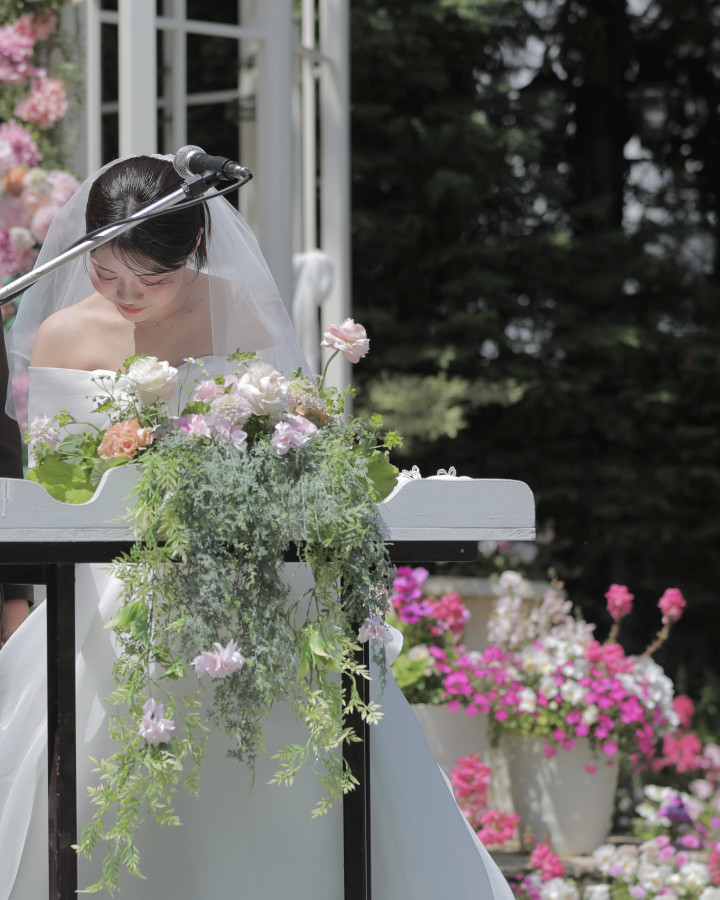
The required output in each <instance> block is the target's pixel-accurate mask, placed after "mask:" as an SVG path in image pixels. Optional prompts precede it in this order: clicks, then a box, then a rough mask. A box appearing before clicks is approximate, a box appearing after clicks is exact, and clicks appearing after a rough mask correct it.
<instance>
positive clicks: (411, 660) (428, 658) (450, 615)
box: [387, 566, 470, 706]
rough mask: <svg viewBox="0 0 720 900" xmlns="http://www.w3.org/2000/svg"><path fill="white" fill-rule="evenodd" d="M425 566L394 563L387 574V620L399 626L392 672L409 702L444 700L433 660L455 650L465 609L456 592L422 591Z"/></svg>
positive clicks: (466, 619)
mask: <svg viewBox="0 0 720 900" xmlns="http://www.w3.org/2000/svg"><path fill="white" fill-rule="evenodd" d="M428 574H429V573H428V571H427V569H424V568H422V567H421V566H418V567H416V568H410V567H405V566H403V567H400V568H398V570H397V574H396V577H395V579H394V580H393V593H392V596H391V598H390V604H391V612H390V614H389V615H388V618H387V621H388V623H389V624H391V625H394V626H395V627H396V628H398V629H399V630H400V632H401V633H402V636H403V650H402V653H400V654H399V656H398V658H397V659H396V660H395V662H394V663H393V666H392V669H393V677H394V678H395V681H396V682H397V685H398V687H399V688H400V690H401V691H402V692H403V694H404V695H405V697H406V698H407V700H408V702H409V703H428V704H430V705H433V706H435V705H439V704H442V703H445V689H444V687H443V675H442V672H440V670H439V669H438V668H437V660H438V659H442V660H447V659H448V658H451V657H453V656H454V655H455V654H456V653H458V652H459V648H460V647H461V645H460V641H461V639H462V635H463V631H464V628H465V625H466V624H467V623H468V622H469V620H470V610H469V609H468V608H467V607H466V606H465V605H464V604H463V602H462V600H461V598H460V595H459V594H457V593H451V594H445V595H443V596H442V597H439V598H432V597H427V596H425V597H424V596H423V589H422V586H423V584H424V583H425V581H426V580H427V577H428Z"/></svg>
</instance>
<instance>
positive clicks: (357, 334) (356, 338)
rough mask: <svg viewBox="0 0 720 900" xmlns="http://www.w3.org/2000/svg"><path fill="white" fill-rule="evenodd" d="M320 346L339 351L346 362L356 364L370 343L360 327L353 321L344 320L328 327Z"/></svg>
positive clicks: (363, 329)
mask: <svg viewBox="0 0 720 900" xmlns="http://www.w3.org/2000/svg"><path fill="white" fill-rule="evenodd" d="M320 346H321V347H329V348H331V349H332V350H339V351H340V352H341V353H342V354H343V356H344V357H345V358H346V359H347V360H349V361H350V362H351V363H356V362H358V360H360V359H362V357H363V356H365V355H366V354H367V352H368V350H369V349H370V341H369V340H368V336H367V332H366V331H365V328H364V327H363V326H362V325H360V324H358V323H357V322H355V321H354V320H353V319H345V321H344V322H342V323H341V324H340V325H328V327H327V328H326V329H325V331H323V339H322V341H321V342H320Z"/></svg>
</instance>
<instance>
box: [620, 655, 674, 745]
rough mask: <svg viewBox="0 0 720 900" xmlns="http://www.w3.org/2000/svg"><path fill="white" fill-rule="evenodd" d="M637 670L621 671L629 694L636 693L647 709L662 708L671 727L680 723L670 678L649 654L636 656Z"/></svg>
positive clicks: (621, 677) (621, 680)
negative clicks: (674, 707) (674, 705)
mask: <svg viewBox="0 0 720 900" xmlns="http://www.w3.org/2000/svg"><path fill="white" fill-rule="evenodd" d="M634 661H635V670H634V671H633V672H632V673H622V672H621V673H620V674H619V675H618V680H619V681H620V683H621V684H622V686H623V687H624V688H625V690H626V691H627V692H628V693H629V694H634V695H635V696H636V697H637V698H638V700H639V701H640V702H641V703H642V705H643V706H644V707H645V708H646V709H655V708H656V707H659V708H660V711H661V712H662V714H663V716H664V717H665V718H666V719H667V721H668V722H669V723H670V727H671V728H677V727H678V725H679V724H680V720H679V719H678V716H677V713H676V712H675V710H674V709H673V696H674V688H673V683H672V680H671V679H670V678H668V676H667V675H666V674H665V672H664V671H663V670H662V668H661V667H660V666H659V665H658V664H657V663H656V662H655V660H654V659H652V658H651V657H649V656H640V657H634Z"/></svg>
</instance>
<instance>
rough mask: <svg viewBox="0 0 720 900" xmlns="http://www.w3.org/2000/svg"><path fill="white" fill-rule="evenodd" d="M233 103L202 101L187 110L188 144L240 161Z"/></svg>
mask: <svg viewBox="0 0 720 900" xmlns="http://www.w3.org/2000/svg"><path fill="white" fill-rule="evenodd" d="M234 113H235V109H234V106H233V104H228V103H204V104H203V105H202V106H191V107H189V108H188V111H187V133H188V144H195V145H196V146H197V147H202V148H203V149H204V150H205V151H206V152H207V153H210V154H212V155H215V156H226V157H227V158H228V159H236V160H238V161H240V139H239V134H238V124H237V118H236V117H235V114H234Z"/></svg>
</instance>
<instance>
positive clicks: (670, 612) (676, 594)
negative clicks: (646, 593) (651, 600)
mask: <svg viewBox="0 0 720 900" xmlns="http://www.w3.org/2000/svg"><path fill="white" fill-rule="evenodd" d="M658 606H659V607H660V611H661V612H662V614H663V623H665V624H667V623H668V622H677V620H678V619H679V618H680V617H681V616H682V614H683V610H684V609H685V606H686V603H685V598H684V597H683V595H682V593H681V592H680V590H679V589H678V588H668V589H667V590H666V591H665V593H664V594H663V595H662V597H661V598H660V600H659V601H658Z"/></svg>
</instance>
